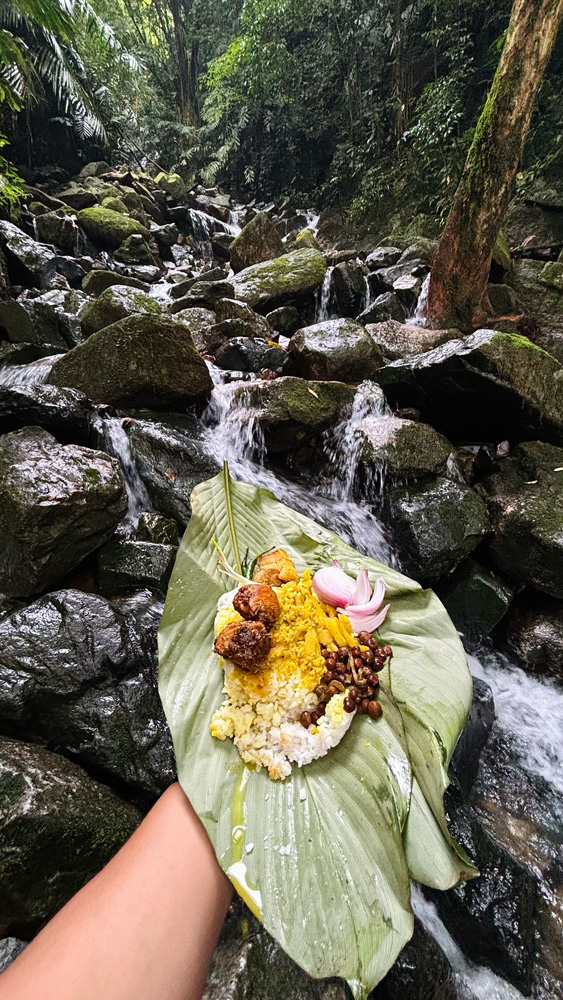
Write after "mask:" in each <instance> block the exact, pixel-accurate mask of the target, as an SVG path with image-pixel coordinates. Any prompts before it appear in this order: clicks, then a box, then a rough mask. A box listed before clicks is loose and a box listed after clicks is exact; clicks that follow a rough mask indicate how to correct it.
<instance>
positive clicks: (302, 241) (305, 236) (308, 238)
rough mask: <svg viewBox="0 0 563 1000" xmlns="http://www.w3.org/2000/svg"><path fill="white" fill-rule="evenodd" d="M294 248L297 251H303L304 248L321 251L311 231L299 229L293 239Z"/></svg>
mask: <svg viewBox="0 0 563 1000" xmlns="http://www.w3.org/2000/svg"><path fill="white" fill-rule="evenodd" d="M295 246H296V247H297V249H298V250H303V249H304V247H313V249H315V250H321V253H322V249H321V246H320V244H319V242H318V240H317V238H316V236H315V234H314V232H313V231H312V230H311V229H301V230H300V232H298V233H297V236H296V237H295Z"/></svg>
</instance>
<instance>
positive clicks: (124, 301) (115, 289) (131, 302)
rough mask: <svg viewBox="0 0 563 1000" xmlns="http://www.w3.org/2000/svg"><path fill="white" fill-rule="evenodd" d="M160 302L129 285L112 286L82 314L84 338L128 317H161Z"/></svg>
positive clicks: (88, 305)
mask: <svg viewBox="0 0 563 1000" xmlns="http://www.w3.org/2000/svg"><path fill="white" fill-rule="evenodd" d="M161 313H162V306H161V305H160V302H157V300H156V299H154V298H152V297H151V296H150V295H145V293H144V292H141V291H139V289H137V288H131V287H130V286H129V285H111V286H110V287H109V288H106V290H105V291H104V292H102V293H101V295H99V296H98V298H97V299H94V301H93V302H89V303H88V304H87V305H86V306H85V308H84V309H83V311H82V314H81V317H80V319H81V327H82V334H83V336H84V337H90V336H92V334H93V333H96V332H97V330H103V328H104V327H106V326H111V324H112V323H117V322H118V320H120V319H125V318H126V317H127V316H139V315H149V316H160V314H161Z"/></svg>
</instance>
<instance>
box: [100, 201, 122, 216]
mask: <svg viewBox="0 0 563 1000" xmlns="http://www.w3.org/2000/svg"><path fill="white" fill-rule="evenodd" d="M102 208H110V209H111V211H112V212H121V214H122V215H127V205H126V204H125V202H124V201H122V200H121V198H112V197H107V198H104V199H103V201H102Z"/></svg>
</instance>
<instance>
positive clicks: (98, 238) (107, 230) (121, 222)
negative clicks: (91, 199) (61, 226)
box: [78, 188, 149, 251]
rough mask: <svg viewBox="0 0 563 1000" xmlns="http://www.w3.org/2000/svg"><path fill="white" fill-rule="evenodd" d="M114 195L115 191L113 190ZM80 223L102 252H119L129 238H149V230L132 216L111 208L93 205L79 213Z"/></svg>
mask: <svg viewBox="0 0 563 1000" xmlns="http://www.w3.org/2000/svg"><path fill="white" fill-rule="evenodd" d="M111 191H112V193H113V194H115V191H114V189H113V188H111ZM78 223H79V225H80V228H81V229H83V230H84V232H85V233H86V235H87V236H89V237H90V239H91V240H93V242H94V243H95V244H96V245H97V246H99V247H101V249H102V250H109V251H112V250H117V249H118V247H120V246H121V244H122V243H123V241H124V240H126V239H127V238H128V237H129V236H134V235H139V236H144V237H145V239H148V238H149V231H148V229H147V228H146V227H145V226H143V225H141V223H140V222H137V220H136V219H132V218H131V216H130V215H123V214H122V213H121V212H114V211H112V209H111V208H102V206H101V205H93V206H92V207H91V208H83V209H81V210H80V211H79V212H78Z"/></svg>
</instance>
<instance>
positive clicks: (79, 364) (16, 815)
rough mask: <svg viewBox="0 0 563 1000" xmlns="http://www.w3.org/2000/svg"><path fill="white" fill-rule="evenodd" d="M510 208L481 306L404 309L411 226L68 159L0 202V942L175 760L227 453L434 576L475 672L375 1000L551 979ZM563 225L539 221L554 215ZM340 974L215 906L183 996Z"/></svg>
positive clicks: (546, 352)
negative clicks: (182, 673) (456, 875)
mask: <svg viewBox="0 0 563 1000" xmlns="http://www.w3.org/2000/svg"><path fill="white" fill-rule="evenodd" d="M549 208H550V206H549V205H547V206H546V205H545V204H542V205H515V206H513V208H512V209H511V212H510V213H509V217H508V223H507V234H506V235H507V238H508V242H509V243H510V244H511V245H514V246H517V245H518V246H520V247H522V246H524V245H525V247H526V249H525V250H524V251H522V249H520V250H519V252H518V253H517V254H516V255H514V257H511V254H510V253H509V251H508V249H507V245H506V241H504V242H501V243H499V245H498V247H497V252H496V253H495V261H494V263H493V267H492V270H491V282H492V283H491V285H490V299H491V303H492V305H493V308H494V310H495V313H496V314H497V315H496V316H495V318H494V319H493V320H492V321H491V324H490V327H489V328H486V329H482V330H478V331H476V332H474V333H473V334H471V335H469V336H462V334H461V333H460V332H459V331H457V330H439V331H436V330H429V329H427V328H426V327H425V326H424V325H423V312H424V294H425V287H426V286H425V279H426V278H427V275H428V274H429V272H430V268H431V265H432V259H433V254H434V252H435V249H436V246H435V244H434V243H432V242H431V241H429V240H427V239H422V238H419V239H416V240H413V239H411V240H405V239H399V238H397V239H395V240H388V241H383V243H382V245H380V246H377V247H376V246H369V245H366V243H365V241H364V242H363V243H359V244H358V245H354V246H349V245H341V244H339V243H338V242H336V243H335V241H334V240H332V241H330V240H329V239H328V238H327V235H326V233H325V234H324V235H323V224H322V220H321V224H320V226H319V225H318V221H319V220H318V219H317V218H316V217H315V216H314V215H313V213H306V212H299V211H295V210H294V209H293V208H292V207H291V206H289V205H288V204H284V205H278V206H276V205H269V206H256V205H251V206H237V205H234V204H233V203H232V202H231V200H230V199H229V198H228V197H227V196H226V195H223V194H220V193H219V192H217V191H216V190H212V191H205V190H203V189H197V190H196V191H186V189H185V187H184V185H183V182H182V181H181V179H180V178H179V177H177V176H176V175H166V174H161V175H159V176H158V177H157V178H152V177H150V176H148V175H145V174H138V173H133V172H132V171H131V170H129V169H128V168H122V169H119V170H112V169H111V168H110V167H109V165H108V164H105V163H93V164H88V165H87V167H85V168H84V170H83V171H82V173H81V174H80V175H79V176H78V177H77V178H75V179H74V180H68V181H66V182H65V183H64V184H63V185H60V184H59V186H57V185H56V182H55V180H54V179H51V180H49V179H48V178H47V179H45V177H43V181H42V183H41V185H38V186H37V187H32V186H30V187H29V191H28V197H27V203H26V205H25V206H24V208H23V210H22V215H21V219H20V221H19V225H18V226H16V225H14V224H12V223H9V222H1V221H0V247H1V248H2V253H1V255H0V831H1V832H0V938H1V939H2V940H0V969H1V968H3V967H5V966H6V965H7V964H8V963H9V962H10V961H11V960H12V959H13V958H14V957H15V955H16V954H17V952H18V950H19V949H20V948H21V947H23V946H24V944H25V942H26V941H28V940H29V939H30V936H32V935H33V934H34V933H35V932H36V931H37V929H38V928H39V927H41V925H42V924H43V923H44V922H45V921H46V920H47V919H48V918H49V917H50V916H52V915H53V913H54V912H56V910H57V909H58V908H59V907H60V906H61V905H62V904H63V903H64V902H65V901H66V900H67V899H68V898H69V897H70V896H71V895H72V894H73V893H74V892H75V891H76V890H77V889H78V888H79V887H80V886H81V885H83V884H84V883H85V882H86V881H87V880H88V879H89V878H90V877H91V876H92V875H93V874H94V873H95V872H96V871H97V870H98V869H99V868H100V867H101V866H102V865H103V864H104V863H105V862H106V861H107V860H108V859H109V858H110V857H111V856H112V855H113V854H114V853H115V851H116V850H117V849H118V848H119V847H120V845H121V844H122V843H123V842H124V841H125V840H126V839H127V837H128V836H129V835H130V833H131V832H132V830H133V829H134V828H135V826H136V824H137V823H138V822H139V820H140V818H141V816H142V815H143V813H144V812H145V811H146V810H147V808H149V807H150V804H151V803H152V802H153V801H154V800H155V798H156V797H157V796H158V795H159V794H160V792H162V790H163V789H165V788H166V787H167V785H169V784H170V783H171V782H172V781H173V780H174V774H175V768H174V757H173V751H172V745H171V741H170V737H169V733H168V730H167V727H166V724H165V720H164V717H163V713H162V709H161V705H160V701H159V698H158V693H157V687H156V674H157V657H156V630H157V627H158V622H159V617H160V614H161V611H162V602H163V599H164V595H165V592H166V587H167V583H168V579H169V576H170V573H171V569H172V566H173V563H174V559H175V554H176V550H177V545H178V539H179V534H180V533H181V532H182V531H183V529H184V528H185V526H186V524H187V522H188V520H189V518H190V507H189V495H190V491H191V489H192V488H193V487H194V486H195V485H196V484H197V483H198V482H201V481H202V480H204V479H207V478H208V477H209V476H211V475H213V474H215V472H216V471H217V469H218V468H219V466H220V463H221V462H222V461H223V460H224V459H228V461H229V464H230V467H231V471H232V473H233V475H234V476H235V478H241V479H246V480H250V481H253V482H256V483H259V484H261V485H265V486H267V487H269V488H270V489H272V491H273V492H274V493H275V494H276V495H277V496H278V498H279V499H281V500H283V501H284V502H286V503H288V504H289V505H290V506H294V507H296V508H297V509H299V510H302V511H305V512H307V513H308V514H310V515H311V516H313V517H315V518H317V519H318V520H319V521H321V522H323V523H325V524H327V526H329V527H330V528H331V529H332V530H334V531H337V532H338V533H340V534H341V535H343V536H344V537H345V538H347V539H348V540H349V541H351V542H352V543H353V544H354V545H355V546H356V547H357V548H358V549H360V550H361V551H364V552H366V553H368V554H369V555H370V556H373V557H375V558H379V559H381V560H382V561H384V562H387V563H389V564H391V565H394V566H397V567H399V568H401V569H403V570H404V571H405V572H406V573H408V574H409V575H411V576H413V577H414V578H416V579H417V580H419V581H421V582H422V583H424V584H428V585H430V586H432V587H434V588H435V589H436V590H437V592H438V594H439V595H440V597H441V598H442V600H443V601H444V602H445V604H446V606H447V608H448V610H449V612H450V614H451V616H452V617H453V619H454V621H455V623H456V625H457V627H458V628H459V630H460V632H461V633H462V635H463V637H464V641H465V643H466V647H467V650H468V652H469V653H470V654H471V655H470V665H471V669H472V673H473V675H474V677H475V690H474V705H473V711H472V715H471V719H470V721H469V723H468V726H467V728H466V730H465V731H464V734H463V736H462V738H461V740H460V742H459V744H458V747H457V749H456V753H455V757H454V761H453V764H452V778H453V781H452V786H451V788H450V789H449V791H448V812H449V816H450V820H451V825H452V829H453V830H454V833H455V835H456V837H457V838H458V839H459V840H460V841H461V843H462V844H463V845H464V846H465V847H466V849H467V850H468V852H469V853H470V854H471V855H472V856H473V857H474V858H475V859H476V860H477V863H478V865H479V867H480V869H481V872H482V875H481V877H480V878H479V879H477V880H475V881H473V882H471V883H469V884H467V885H466V886H461V887H459V888H457V889H454V890H451V891H450V892H448V893H442V894H432V893H430V892H426V891H425V894H424V895H423V893H422V891H421V890H420V889H418V888H415V889H414V892H413V901H414V907H415V913H416V916H417V923H416V931H415V935H414V937H413V939H412V941H411V942H410V943H409V945H408V946H407V947H406V948H405V950H404V952H403V953H402V955H401V956H400V958H399V960H398V962H397V964H396V965H395V967H394V968H393V969H392V971H391V972H390V973H389V974H388V976H387V977H386V979H385V980H384V981H383V982H382V983H381V984H380V985H379V986H378V987H377V989H376V990H375V992H374V1000H375V998H377V1000H395V998H397V1000H398V998H399V997H400V998H401V1000H402V998H403V997H408V998H409V1000H454V998H460V1000H519V998H520V997H522V996H532V997H534V998H536V1000H555V998H557V997H561V996H563V957H562V956H563V952H562V949H561V935H562V931H563V862H562V856H563V852H562V844H563V832H562V831H563V778H562V774H563V771H562V764H563V693H562V690H561V681H562V679H563V257H562V259H561V260H558V259H557V256H558V254H559V252H560V251H561V249H562V246H563V229H561V222H560V216H559V215H558V213H557V211H556V210H554V211H553V212H552V213H551V214H550V211H549ZM560 229H561V232H560V231H559V230H560ZM288 996H291V997H294V998H298V1000H309V998H310V1000H314V998H321V997H323V998H327V1000H328V998H331V1000H343V998H344V996H345V987H344V986H343V984H342V983H340V982H338V981H330V982H319V981H313V980H310V979H308V978H307V977H306V976H305V975H304V974H303V973H302V972H301V971H300V970H299V969H298V968H297V967H296V966H295V965H294V964H293V963H292V962H291V961H290V960H289V959H288V958H287V957H286V956H285V955H284V954H283V953H282V952H281V951H280V949H279V948H278V947H277V945H276V944H275V943H274V942H273V941H272V940H271V939H270V938H269V937H268V936H267V934H266V933H265V932H264V931H263V930H262V929H261V928H260V926H259V925H258V924H257V922H256V921H255V920H254V918H253V917H252V916H251V915H250V913H249V912H247V911H245V910H244V908H243V907H242V904H240V903H238V902H237V903H235V904H233V907H232V909H231V912H230V914H229V916H228V918H227V921H226V924H225V927H224V931H223V934H222V937H221V940H220V943H219V945H218V948H217V952H216V955H215V959H214V962H213V966H212V969H211V972H210V977H209V984H208V988H207V992H206V998H207V1000H278V998H281V997H284V998H286V997H288Z"/></svg>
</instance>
